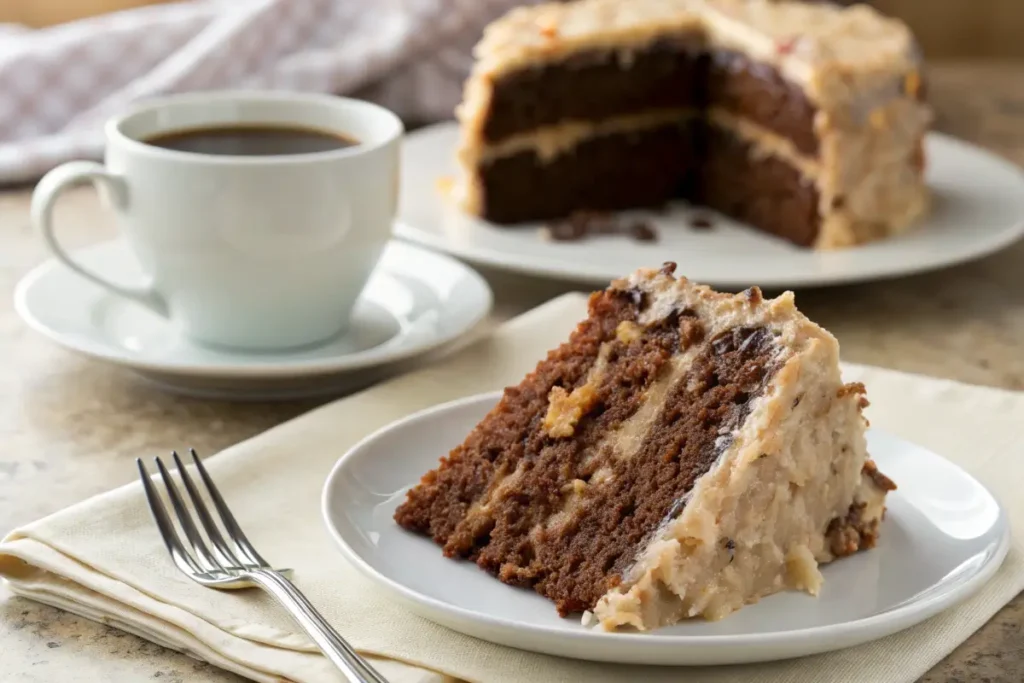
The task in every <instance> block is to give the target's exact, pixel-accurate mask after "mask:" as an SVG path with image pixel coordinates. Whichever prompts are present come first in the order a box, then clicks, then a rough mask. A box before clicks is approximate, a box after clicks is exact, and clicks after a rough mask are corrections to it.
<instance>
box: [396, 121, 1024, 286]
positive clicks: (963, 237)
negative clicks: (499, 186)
mask: <svg viewBox="0 0 1024 683" xmlns="http://www.w3.org/2000/svg"><path fill="white" fill-rule="evenodd" d="M457 135H458V128H457V127H456V125H455V124H454V123H450V122H449V123H442V124H437V125H435V126H432V127H429V128H425V129H422V130H419V131H416V132H414V133H411V134H409V136H408V137H407V139H406V141H405V142H404V144H403V157H402V196H401V202H400V208H399V222H398V225H397V226H396V233H395V234H396V235H398V236H399V237H401V238H403V239H408V240H411V241H413V242H416V243H418V244H422V245H424V246H427V247H431V248H433V249H438V250H440V251H445V252H448V253H450V254H453V255H455V256H458V257H460V258H464V259H466V260H469V261H473V262H476V263H482V264H487V265H490V266H495V267H499V268H505V269H508V270H514V271H520V272H524V273H528V274H532V275H545V276H550V277H556V278H562V279H567V280H573V281H578V282H584V283H588V284H595V283H596V284H602V285H604V284H607V283H608V281H609V280H612V279H614V278H617V277H622V276H624V275H626V274H627V273H630V272H632V271H634V270H636V269H637V268H640V267H644V266H647V267H650V266H657V265H659V264H661V263H663V262H665V261H675V262H676V263H678V264H679V270H678V272H679V273H681V274H683V275H685V276H686V277H688V278H690V279H692V280H696V281H698V282H702V283H705V284H709V285H713V286H717V287H722V288H730V289H741V288H744V287H749V286H751V285H759V286H761V287H764V288H782V287H797V286H817V285H831V284H840V283H848V282H856V281H864V280H874V279H879V278H886V277H893V276H897V275H908V274H911V273H917V272H921V271H926V270H930V269H935V268H940V267H943V266H949V265H952V264H955V263H960V262H963V261H967V260H970V259H974V258H978V257H981V256H984V255H986V254H989V253H992V252H994V251H996V250H998V249H1001V248H1003V247H1005V246H1007V245H1008V244H1010V243H1011V242H1013V241H1014V240H1016V239H1017V238H1018V237H1019V236H1020V235H1021V234H1022V233H1024V173H1022V172H1021V171H1020V169H1018V168H1017V167H1016V166H1013V165H1012V164H1010V163H1009V162H1006V161H1003V160H1001V159H999V158H998V157H996V156H994V155H992V154H989V153H988V152H985V151H983V150H981V149H979V148H978V147H974V146H972V145H969V144H967V143H965V142H961V141H959V140H955V139H953V138H950V137H947V136H945V135H940V134H938V133H932V134H930V135H929V136H928V139H927V156H928V184H929V185H930V187H931V189H932V192H933V195H934V197H933V203H934V206H933V207H932V211H931V213H930V214H929V216H928V217H927V218H926V219H924V220H923V221H922V222H921V223H920V224H919V225H917V226H916V227H915V228H914V229H912V230H911V231H909V232H907V233H906V234H904V235H901V236H898V237H895V238H893V239H889V240H884V241H881V242H876V243H873V244H868V245H865V246H862V247H855V248H851V249H844V250H841V251H831V252H816V251H813V250H809V249H802V248H800V247H797V246H794V245H792V244H789V243H788V242H784V241H783V240H780V239H777V238H774V237H770V236H768V235H765V234H764V233H761V232H758V231H756V230H753V229H750V228H746V227H743V226H742V225H741V224H739V223H737V222H736V221H732V220H730V219H728V218H725V217H724V216H721V215H716V214H713V213H712V212H709V211H708V210H707V209H703V208H692V207H689V206H686V205H680V206H677V207H673V208H672V210H671V211H669V212H668V213H667V214H664V215H659V214H650V213H648V214H644V216H645V218H647V219H648V220H650V222H652V223H653V224H654V225H655V226H656V229H657V231H658V236H659V238H658V241H656V242H652V243H642V242H637V241H634V240H632V239H629V238H626V237H623V236H605V237H594V238H590V239H586V240H582V241H579V242H562V243H557V242H550V241H546V240H545V239H543V238H542V236H541V234H540V231H541V228H542V225H541V224H539V223H537V224H528V225H524V226H521V227H516V228H511V229H510V228H502V227H498V226H495V225H492V224H491V223H488V222H486V221H483V220H480V219H478V218H475V217H473V216H469V215H467V214H465V213H463V212H462V211H460V210H459V209H458V208H457V207H456V206H455V204H454V203H453V202H452V200H451V198H450V197H448V196H446V195H445V194H444V193H443V192H442V191H441V190H439V188H438V181H439V179H441V178H446V177H448V178H451V177H454V176H455V174H456V170H455V161H454V159H455V145H456V141H457ZM695 212H699V213H700V215H713V216H714V219H713V223H714V227H713V228H712V229H710V230H694V229H693V228H692V227H690V218H691V217H692V216H693V215H694V213H695Z"/></svg>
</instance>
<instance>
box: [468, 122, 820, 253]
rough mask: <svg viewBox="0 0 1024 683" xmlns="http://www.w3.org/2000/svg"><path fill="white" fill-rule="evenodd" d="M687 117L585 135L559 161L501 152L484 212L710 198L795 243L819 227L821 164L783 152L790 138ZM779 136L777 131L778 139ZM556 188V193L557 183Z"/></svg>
mask: <svg viewBox="0 0 1024 683" xmlns="http://www.w3.org/2000/svg"><path fill="white" fill-rule="evenodd" d="M721 120H722V117H721V115H719V114H717V113H716V110H712V111H711V112H710V118H709V123H708V124H707V125H706V124H705V123H704V122H703V121H701V120H698V119H692V118H691V119H685V118H684V119H681V120H679V121H677V122H669V123H662V124H660V125H655V126H651V127H648V128H638V129H631V130H622V131H617V132H611V133H607V134H601V135H594V136H592V137H586V138H583V139H581V140H579V141H578V142H577V144H576V146H575V147H573V149H572V150H571V151H569V152H564V153H562V154H559V155H557V156H555V157H553V158H544V157H542V156H541V155H540V154H539V153H538V151H537V150H535V149H524V150H522V151H519V152H516V153H514V154H511V155H508V156H505V157H498V158H495V159H493V160H491V161H489V162H487V163H484V164H482V165H481V166H480V168H479V182H480V187H479V188H478V189H479V191H480V193H481V199H482V204H483V207H482V208H483V212H484V215H486V216H487V217H488V219H490V220H492V221H495V222H498V223H517V222H521V221H526V220H544V219H553V218H559V217H561V216H565V215H567V214H569V213H571V212H573V211H576V210H581V209H583V210H592V211H615V210H620V209H626V208H632V207H637V206H658V205H661V204H664V203H666V202H668V201H670V200H672V199H677V198H679V199H688V200H692V201H695V202H699V203H703V204H706V205H708V206H710V207H711V208H714V209H717V210H719V211H721V212H722V213H725V214H726V215H728V216H731V217H733V218H736V219H738V220H742V221H746V222H750V223H753V224H755V225H759V226H761V227H762V228H763V229H765V230H767V231H769V232H772V233H774V234H776V235H779V236H782V237H785V238H787V239H789V240H791V241H793V242H795V243H797V244H801V245H810V244H813V243H814V241H815V239H816V238H817V234H818V230H819V227H820V218H819V204H820V195H819V192H818V190H817V188H816V186H815V183H814V179H813V177H807V176H806V175H805V174H806V173H812V172H813V171H814V170H815V167H814V164H813V163H812V162H808V161H807V160H806V159H804V158H801V157H799V156H797V155H795V154H794V155H793V160H792V161H790V160H788V159H787V158H786V155H787V150H786V149H785V145H784V143H780V142H775V143H774V144H773V143H772V142H771V141H770V140H769V141H768V142H766V141H765V138H764V137H763V136H762V138H760V139H758V140H753V139H747V138H746V137H744V136H742V135H740V134H738V131H742V132H743V133H744V134H751V133H750V130H749V129H750V128H751V126H752V124H748V127H747V128H738V129H736V128H730V127H723V126H731V125H734V124H733V122H732V121H731V120H730V121H729V122H724V123H723V124H722V125H719V123H718V122H719V121H721ZM776 140H778V138H776ZM552 187H558V188H559V191H558V192H553V191H551V190H550V188H552Z"/></svg>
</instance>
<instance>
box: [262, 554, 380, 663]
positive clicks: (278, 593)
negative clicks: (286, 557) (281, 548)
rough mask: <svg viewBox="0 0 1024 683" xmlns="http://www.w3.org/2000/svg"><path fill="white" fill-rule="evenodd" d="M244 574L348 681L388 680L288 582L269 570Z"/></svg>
mask: <svg viewBox="0 0 1024 683" xmlns="http://www.w3.org/2000/svg"><path fill="white" fill-rule="evenodd" d="M245 575H246V577H247V578H249V579H251V580H252V581H253V582H254V583H256V584H258V585H259V586H260V587H261V588H263V589H264V590H265V591H267V592H268V593H270V595H271V596H272V597H273V598H274V599H275V600H277V601H278V602H279V603H280V604H281V606H282V607H284V608H285V609H286V610H288V613H289V614H290V615H291V616H292V618H293V619H294V620H295V622H296V623H297V624H298V625H299V626H300V627H302V630H304V631H305V632H306V633H307V634H308V635H309V637H310V638H312V639H313V642H315V643H316V645H317V647H318V648H320V651H321V652H323V653H324V655H326V656H327V658H328V659H330V660H331V661H332V662H334V664H335V666H337V667H338V669H340V670H341V672H342V673H343V674H345V677H346V678H347V679H348V680H349V681H351V683H388V681H387V679H386V678H384V677H383V676H381V675H380V674H379V673H377V671H376V670H375V669H374V668H373V667H372V666H370V664H369V662H367V661H366V660H365V659H363V658H362V657H360V656H359V654H358V653H357V652H356V651H355V649H354V648H353V647H352V646H351V645H349V644H348V642H347V641H346V640H345V639H344V638H342V637H341V635H340V634H339V633H338V632H337V631H335V630H334V628H333V627H332V626H331V625H330V624H329V623H327V620H326V619H324V618H323V617H322V616H320V613H319V612H317V610H316V608H315V607H313V604H312V603H311V602H310V601H309V600H308V599H307V598H306V596H305V595H303V594H302V591H300V590H299V589H298V588H296V587H295V584H293V583H292V582H291V581H289V580H288V579H286V578H285V577H284V576H282V575H281V574H279V573H278V572H276V571H273V570H270V569H252V570H250V571H248V572H246V574H245Z"/></svg>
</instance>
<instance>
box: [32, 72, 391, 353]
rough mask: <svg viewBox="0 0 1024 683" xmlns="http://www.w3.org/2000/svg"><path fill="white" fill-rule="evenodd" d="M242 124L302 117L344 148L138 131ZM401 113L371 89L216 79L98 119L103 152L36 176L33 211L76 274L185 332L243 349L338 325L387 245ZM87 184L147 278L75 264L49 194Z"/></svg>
mask: <svg viewBox="0 0 1024 683" xmlns="http://www.w3.org/2000/svg"><path fill="white" fill-rule="evenodd" d="M231 125H242V126H248V127H253V126H258V125H271V126H278V127H279V126H286V127H294V128H305V129H313V130H317V131H323V132H327V133H332V134H337V135H341V136H344V137H347V138H350V139H354V140H355V141H357V143H358V144H356V145H354V146H350V147H345V148H341V149H333V150H330V151H323V152H312V153H304V154H286V155H276V156H225V155H216V154H203V153H195V152H184V151H177V150H173V149H165V148H162V147H158V146H155V145H152V144H147V143H146V140H147V139H152V138H154V137H157V136H160V135H161V134H166V133H170V132H175V131H184V130H191V129H202V128H213V127H226V126H231ZM401 136H402V123H401V121H400V120H399V119H398V117H396V116H395V115H394V114H392V113H391V112H389V111H388V110H386V109H384V108H382V107H379V106H377V105H374V104H370V103H368V102H362V101H358V100H352V99H345V98H340V97H333V96H329V95H319V94H299V93H286V92H221V93H193V94H186V95H177V96H170V97H167V98H162V99H159V100H153V101H149V102H146V103H144V104H141V105H139V106H137V107H136V108H134V109H133V110H131V111H130V112H128V113H126V114H124V115H123V116H119V117H117V118H115V119H113V120H111V121H110V122H108V123H107V126H106V157H105V164H99V163H95V162H90V161H74V162H70V163H67V164H64V165H62V166H60V167H58V168H56V169H54V170H52V171H50V172H49V173H48V174H46V176H45V177H44V178H43V179H42V180H41V181H40V182H39V185H38V186H37V187H36V189H35V193H34V194H33V197H32V220H33V222H34V224H35V226H36V228H37V229H38V230H39V231H40V232H41V233H42V236H43V238H44V240H45V241H46V244H47V245H48V246H49V248H50V250H51V251H52V252H53V254H54V256H56V257H57V258H58V259H60V260H61V261H63V262H64V263H65V264H66V265H67V266H68V267H70V268H71V269H73V270H75V271H76V272H77V273H79V274H80V275H82V276H83V277H85V278H87V279H89V280H91V281H92V282H94V283H96V284H98V285H101V286H103V287H105V288H107V289H108V290H110V291H111V292H113V293H115V294H117V295H120V296H122V297H126V298H128V299H131V300H133V301H135V302H137V303H138V304H140V305H143V306H146V307H148V308H149V309H151V310H152V311H154V312H156V313H157V314H159V315H161V316H164V317H167V318H169V319H171V320H172V321H174V323H176V324H177V325H178V326H180V330H181V332H182V333H184V334H185V335H187V336H188V337H190V338H192V339H194V340H195V341H198V342H201V343H206V344H213V345H218V346H229V347H235V348H239V349H249V350H282V349H288V348H292V347H299V346H304V345H310V344H315V343H317V342H320V341H323V340H326V339H328V338H330V337H332V336H334V335H337V334H339V333H341V332H343V331H344V330H345V329H346V327H347V325H348V320H349V317H350V314H351V312H352V308H353V306H354V305H355V302H356V300H357V299H358V298H359V294H360V292H361V291H362V290H363V288H364V286H365V285H366V282H367V280H368V279H369V277H370V274H371V272H372V271H373V269H374V267H375V265H376V264H377V261H378V260H379V258H380V255H381V253H382V252H383V250H384V246H385V245H386V244H387V242H388V239H389V238H390V236H391V224H392V219H393V217H394V214H395V209H396V203H397V195H398V152H399V143H400V139H401ZM83 182H91V183H93V184H95V185H96V186H97V187H98V189H99V191H100V194H101V197H102V198H103V199H104V201H105V203H106V204H107V205H108V206H110V207H112V208H113V210H114V213H115V214H116V216H117V221H118V227H119V230H120V233H121V234H122V236H123V237H124V239H125V240H126V241H127V243H128V245H129V247H130V249H131V251H132V252H133V253H134V255H135V257H136V258H137V259H138V262H139V265H140V266H141V269H142V271H143V272H144V273H145V274H146V275H147V278H148V281H147V282H144V283H138V284H135V285H130V286H129V285H124V284H120V283H115V282H111V281H109V280H107V279H106V278H105V277H104V274H103V273H99V272H91V271H90V270H87V269H86V268H84V267H83V266H81V265H79V264H78V263H77V262H76V261H75V260H74V259H73V258H72V257H71V256H70V255H69V254H68V253H67V252H66V251H65V250H64V249H63V248H62V247H61V246H60V244H59V243H58V241H57V238H56V237H55V235H54V225H53V208H54V205H55V203H56V201H57V199H58V198H59V196H60V195H61V193H62V192H63V191H64V190H65V189H66V188H68V187H70V186H72V185H77V184H81V183H83Z"/></svg>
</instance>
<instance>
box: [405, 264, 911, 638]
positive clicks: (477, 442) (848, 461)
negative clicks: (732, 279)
mask: <svg viewBox="0 0 1024 683" xmlns="http://www.w3.org/2000/svg"><path fill="white" fill-rule="evenodd" d="M674 268H675V266H674V264H666V266H665V267H664V268H662V269H661V270H640V271H637V272H636V273H634V274H633V275H632V276H630V277H628V278H626V279H623V280H618V281H616V282H614V283H612V285H611V287H609V288H608V289H607V290H605V291H603V292H598V293H595V294H594V295H592V296H591V299H590V305H589V316H588V318H587V319H586V320H584V321H583V322H581V323H580V324H579V325H578V327H577V328H576V330H575V332H574V333H573V334H572V336H571V338H570V339H569V340H568V341H567V342H566V343H564V344H563V345H562V346H560V347H559V348H557V349H555V350H553V351H551V352H550V353H549V354H548V356H547V358H546V359H544V360H543V361H541V362H540V363H539V364H538V365H537V367H536V369H535V370H534V371H533V372H531V373H530V374H529V375H527V377H526V378H525V379H524V380H523V381H522V382H521V383H520V384H519V385H517V386H514V387H509V388H507V389H506V390H505V392H504V395H503V397H502V398H501V400H500V401H499V402H498V404H497V405H496V406H495V407H494V408H493V409H492V410H491V411H490V413H489V414H488V415H487V416H486V417H485V418H484V419H483V420H482V421H481V422H480V423H479V424H478V425H477V426H476V428H474V429H473V431H472V432H471V433H470V434H469V436H468V437H467V438H466V440H465V442H464V443H462V444H461V445H460V446H458V447H456V448H455V449H454V450H452V451H451V453H450V454H448V456H447V457H445V458H443V459H442V460H441V462H440V465H439V466H438V467H437V468H436V469H434V470H432V471H430V472H428V473H426V474H425V475H424V476H423V478H422V480H421V481H420V482H419V484H418V485H417V486H415V487H413V488H412V489H411V490H410V491H409V492H408V495H407V498H406V500H405V501H404V502H403V503H402V505H401V506H400V507H399V508H398V510H397V511H396V513H395V520H396V521H397V522H398V523H399V524H400V525H402V526H403V527H405V528H406V529H409V530H410V531H413V532H416V533H420V534H424V535H427V536H429V537H430V538H432V539H433V540H434V541H435V542H436V543H438V544H439V545H441V546H442V547H443V552H444V554H445V555H446V556H448V557H451V558H466V559H469V560H472V561H474V562H476V564H478V565H479V566H480V567H482V568H483V569H485V570H487V571H489V572H491V573H492V574H494V575H495V576H497V577H498V578H499V579H500V580H501V581H504V582H505V583H508V584H512V585H514V586H523V587H530V588H533V589H534V590H536V591H537V592H538V593H540V594H541V595H543V596H545V597H547V598H549V599H551V600H552V601H554V602H555V604H556V606H557V608H558V611H559V613H560V614H562V615H563V616H564V615H568V614H570V613H580V612H585V613H586V614H585V616H586V618H587V619H588V620H589V619H590V618H592V617H593V616H595V615H596V618H597V619H598V620H599V621H600V622H601V624H602V625H603V626H604V627H605V628H609V629H612V628H616V627H619V626H631V627H635V628H638V629H651V628H655V627H658V626H661V625H665V624H670V623H674V622H676V621H679V620H681V619H684V618H687V617H695V616H703V617H706V618H709V619H718V618H720V617H723V616H725V615H727V614H729V613H730V612H732V611H734V610H737V609H739V608H740V607H742V606H743V605H745V604H747V603H751V602H754V601H756V600H758V599H759V598H761V597H763V596H766V595H769V594H771V593H775V592H777V591H780V590H783V589H787V588H792V589H800V590H805V591H808V592H810V593H817V592H818V589H819V587H820V586H821V583H822V577H821V574H820V573H819V571H818V565H819V564H820V563H824V562H829V561H831V560H833V559H835V558H837V557H841V556H844V555H849V554H851V553H854V552H856V551H858V550H860V549H863V548H870V547H872V546H873V545H874V544H875V540H876V538H877V535H878V526H879V523H880V521H881V520H882V517H883V514H884V512H885V494H886V492H887V491H888V490H890V489H892V488H894V486H893V484H892V482H891V481H889V480H888V479H887V478H886V477H885V476H884V475H882V474H881V473H880V472H878V470H877V468H876V467H875V466H874V464H873V463H872V461H871V460H869V459H868V456H867V453H866V449H865V439H864V430H865V426H866V422H865V420H864V418H863V417H862V416H861V410H862V408H863V407H864V406H865V405H867V401H866V400H865V398H864V387H863V386H861V385H859V384H847V385H844V384H843V383H842V381H841V379H840V375H839V346H838V344H837V342H836V340H835V338H833V337H832V336H831V335H830V334H829V333H828V332H826V331H825V330H823V329H822V328H820V327H818V326H817V325H815V324H814V323H812V322H811V321H810V320H808V319H807V318H806V317H804V316H803V315H802V314H800V313H799V311H797V309H796V308H795V306H794V302H793V295H792V294H791V293H786V294H783V295H781V296H779V297H778V298H776V299H770V300H769V299H764V298H763V297H762V295H761V292H760V290H758V289H757V288H751V289H749V290H747V291H745V292H743V293H741V294H737V295H730V294H720V293H717V292H714V291H712V290H710V289H709V288H707V287H703V286H699V285H695V284H693V283H691V282H688V281H687V280H686V279H685V278H678V279H677V278H676V277H674V275H673V270H674Z"/></svg>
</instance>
